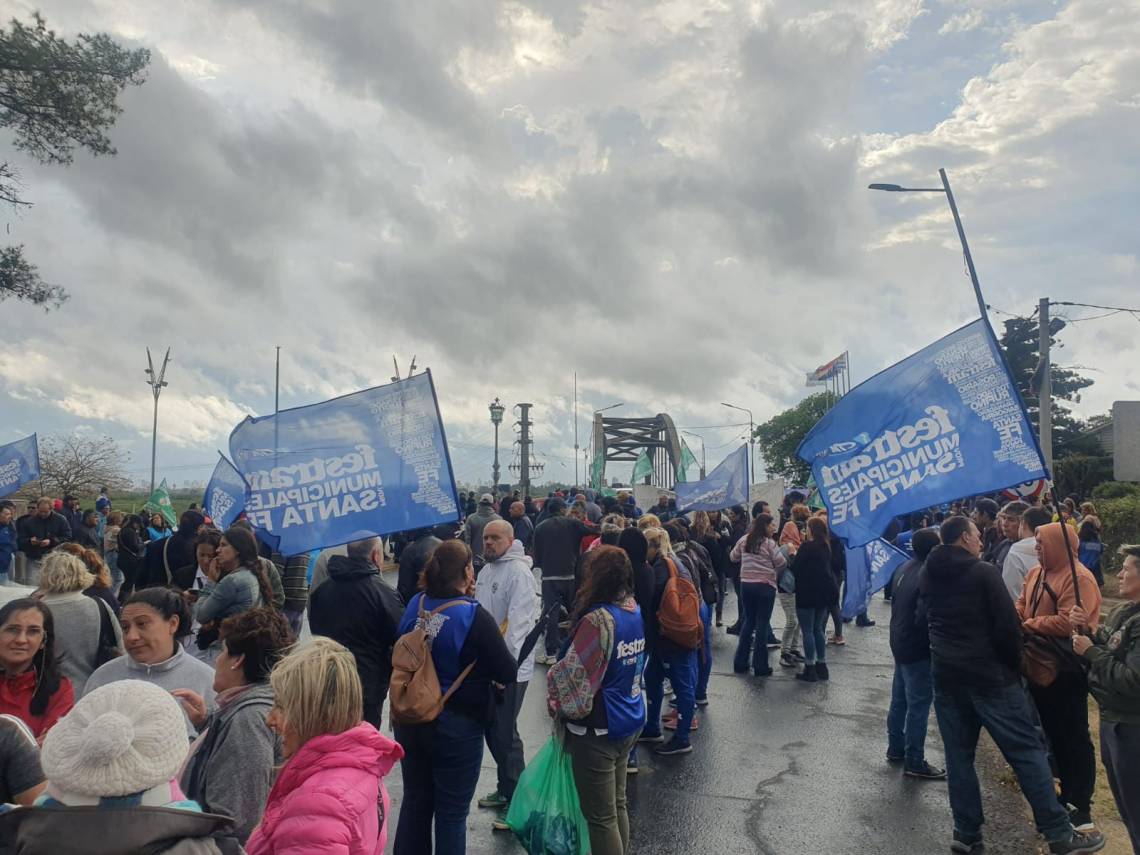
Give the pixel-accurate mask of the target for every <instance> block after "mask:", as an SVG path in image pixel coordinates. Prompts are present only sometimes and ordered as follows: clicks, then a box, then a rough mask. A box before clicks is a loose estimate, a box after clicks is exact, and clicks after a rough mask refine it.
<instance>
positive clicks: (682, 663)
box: [645, 650, 697, 745]
mask: <svg viewBox="0 0 1140 855" xmlns="http://www.w3.org/2000/svg"><path fill="white" fill-rule="evenodd" d="M696 655H697V652H696V651H695V650H687V651H685V652H683V653H664V654H663V653H660V652H658V651H656V650H654V651H653V652H652V653H651V654H650V655H649V661H648V662H646V663H645V702H646V712H647V715H646V719H647V720H646V723H645V733H646V734H651V735H654V736H656V735H658V734H660V733H661V704H662V702H663V701H664V700H665V678H666V677H668V678H669V682H670V683H671V684H672V686H673V692H674V693H675V694H676V695H677V732H676V736H675V737H674V738H675V739H676V740H677V741H678V742H679V743H681V744H682V745H687V744H688V742H689V731H690V729H691V728H692V726H693V711H694V710H695V709H696V696H695V694H694V691H695V690H694V688H693V677H694V676H695V674H696V668H695V667H694V666H693V659H694V658H695V657H696Z"/></svg>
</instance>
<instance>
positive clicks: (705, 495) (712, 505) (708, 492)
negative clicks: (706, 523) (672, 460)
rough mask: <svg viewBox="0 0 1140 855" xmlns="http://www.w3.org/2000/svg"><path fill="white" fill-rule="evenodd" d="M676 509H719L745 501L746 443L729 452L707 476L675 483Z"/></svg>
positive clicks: (746, 490)
mask: <svg viewBox="0 0 1140 855" xmlns="http://www.w3.org/2000/svg"><path fill="white" fill-rule="evenodd" d="M673 489H674V490H676V492H677V510H679V511H682V512H685V511H719V510H723V509H724V508H731V507H732V506H733V505H743V504H744V503H746V502H747V501H748V446H747V445H742V446H740V448H738V449H737V450H736V451H734V452H732V454H730V455H728V457H726V458H725V459H724V460H722V461H721V462H720V464H719V465H718V466H717V467H716V469H714V470H713V471H712V472H710V473H709V474H708V476H707V477H705V478H702V479H701V480H700V481H690V482H688V483H687V484H676V485H674V488H673Z"/></svg>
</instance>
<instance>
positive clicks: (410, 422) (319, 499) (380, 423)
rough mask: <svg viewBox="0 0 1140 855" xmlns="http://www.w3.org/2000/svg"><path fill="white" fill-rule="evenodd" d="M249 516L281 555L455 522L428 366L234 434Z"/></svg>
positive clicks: (233, 451)
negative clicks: (387, 382)
mask: <svg viewBox="0 0 1140 855" xmlns="http://www.w3.org/2000/svg"><path fill="white" fill-rule="evenodd" d="M230 459H231V460H232V461H233V464H234V466H235V467H236V468H237V470H238V472H240V473H241V475H242V477H243V478H244V479H245V481H246V483H247V484H248V485H249V493H248V496H247V498H246V503H245V511H246V516H247V517H248V518H249V521H250V522H251V523H252V524H253V525H254V526H255V527H257V528H259V529H262V530H264V532H265V534H266V535H268V536H270V537H277V538H280V541H279V542H278V548H279V551H280V552H281V554H282V555H296V554H298V553H300V552H307V551H309V550H311V549H319V548H322V547H326V546H336V545H339V544H342V543H350V542H352V541H355V540H363V539H365V538H368V537H375V536H378V535H386V534H391V533H392V532H397V531H408V530H410V529H417V528H428V527H431V526H434V525H438V524H440V523H447V522H454V521H456V520H458V519H459V505H458V499H457V496H456V488H455V479H454V476H453V474H452V468H451V459H450V456H449V453H448V449H447V441H446V438H445V436H444V431H443V422H442V420H441V419H440V415H439V405H438V403H437V401H436V396H435V387H434V385H433V384H432V379H431V372H430V371H425V372H424V373H422V374H417V375H414V376H412V377H409V378H407V379H405V380H399V381H397V382H395V383H390V384H388V385H386V386H377V387H375V388H372V389H365V390H363V391H361V392H356V393H353V394H351V395H344V396H343V397H340V398H334V399H333V400H331V401H324V402H322V403H319V404H311V405H309V406H305V407H296V408H294V409H290V410H282V411H281V412H279V413H277V414H275V415H271V416H261V417H259V418H246V419H245V421H243V422H242V423H241V424H239V425H238V426H237V427H236V428H234V430H233V433H231V434H230Z"/></svg>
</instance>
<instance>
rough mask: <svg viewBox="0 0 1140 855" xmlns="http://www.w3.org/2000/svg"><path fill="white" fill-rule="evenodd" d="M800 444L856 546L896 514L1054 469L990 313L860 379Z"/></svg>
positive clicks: (841, 528)
mask: <svg viewBox="0 0 1140 855" xmlns="http://www.w3.org/2000/svg"><path fill="white" fill-rule="evenodd" d="M797 453H798V455H799V456H800V458H801V459H802V460H804V461H806V462H807V463H810V464H811V468H812V475H813V477H814V478H815V482H816V484H817V485H818V486H819V491H820V497H821V498H822V499H823V502H824V504H825V505H826V506H827V511H828V522H829V524H830V525H831V527H832V529H833V530H834V531H835V533H836V535H838V536H839V537H840V538H842V539H843V541H844V542H845V543H846V544H847V545H848V546H862V545H863V544H865V543H868V542H870V541H872V540H874V539H875V538H877V537H879V535H881V534H882V533H883V532H884V531H885V530H886V528H887V526H888V525H889V524H890V522H891V518H892V517H895V516H899V515H901V514H906V513H910V512H911V511H917V510H920V509H922V508H927V507H930V506H931V505H938V504H940V503H941V502H947V501H950V500H952V499H960V498H962V497H964V496H972V495H976V494H978V493H988V492H990V491H993V490H1000V489H1002V488H1003V487H1008V486H1009V485H1011V484H1020V483H1022V482H1023V481H1030V480H1032V479H1034V478H1047V477H1048V473H1047V472H1046V471H1045V463H1044V461H1043V460H1042V458H1041V450H1040V449H1039V448H1038V446H1037V438H1036V437H1035V436H1034V435H1033V431H1032V430H1031V428H1030V427H1029V422H1028V421H1027V420H1026V418H1025V410H1024V409H1023V408H1022V405H1021V399H1020V398H1019V397H1018V395H1017V390H1016V389H1015V388H1014V385H1013V381H1012V380H1011V379H1010V377H1009V372H1008V371H1007V369H1006V367H1005V363H1004V362H1003V361H1002V358H1001V352H1000V351H999V350H998V344H997V340H996V339H995V338H994V334H993V331H992V330H990V327H989V324H988V323H986V322H985V321H984V320H980V319H979V320H977V321H974V322H973V323H971V324H967V325H966V326H964V327H962V328H961V329H959V330H956V331H955V332H952V333H950V335H948V336H946V337H945V338H941V339H939V340H938V341H936V342H935V343H934V344H932V345H929V346H928V347H925V348H923V349H922V350H920V351H919V352H918V353H916V354H914V355H913V356H909V357H907V358H906V359H904V360H903V361H902V362H899V363H897V364H895V365H892V366H891V367H890V368H887V369H886V370H885V371H882V372H880V373H879V374H876V375H875V376H874V377H872V378H871V379H870V380H867V381H866V382H864V383H861V384H860V385H858V386H856V387H855V388H854V389H852V390H851V391H850V392H849V393H848V394H846V395H844V396H843V397H842V398H840V399H839V402H838V403H837V404H836V405H835V406H834V407H832V409H831V410H830V411H829V412H828V413H827V414H826V415H825V416H824V417H823V418H822V419H820V420H819V422H817V423H816V425H815V427H813V428H812V429H811V431H810V432H809V433H808V435H807V437H806V438H805V439H804V441H803V442H802V443H801V444H800V447H799V450H798V452H797Z"/></svg>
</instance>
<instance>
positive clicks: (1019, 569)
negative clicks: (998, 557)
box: [1001, 508, 1051, 603]
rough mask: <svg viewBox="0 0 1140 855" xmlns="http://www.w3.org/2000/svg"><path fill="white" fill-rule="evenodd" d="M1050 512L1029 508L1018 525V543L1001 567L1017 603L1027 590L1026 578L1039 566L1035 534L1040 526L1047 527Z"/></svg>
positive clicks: (1003, 579)
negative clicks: (1022, 593)
mask: <svg viewBox="0 0 1140 855" xmlns="http://www.w3.org/2000/svg"><path fill="white" fill-rule="evenodd" d="M1050 516H1051V515H1050V513H1049V511H1047V510H1045V508H1029V509H1028V510H1027V511H1025V513H1023V514H1022V515H1021V522H1020V523H1019V525H1018V532H1017V538H1018V539H1017V541H1015V542H1014V543H1013V544H1011V545H1010V547H1009V550H1008V551H1007V552H1006V554H1005V560H1004V561H1003V562H1002V565H1001V578H1002V581H1003V582H1005V587H1006V590H1007V591H1009V596H1010V599H1012V600H1013V601H1014V602H1015V603H1016V602H1017V599H1018V597H1020V596H1021V592H1022V591H1023V590H1024V589H1025V577H1026V576H1028V575H1029V571H1030V570H1031V569H1032V568H1033V567H1034V566H1035V565H1036V564H1037V538H1036V536H1035V532H1036V531H1037V527H1038V526H1042V525H1046V524H1048V522H1049V519H1050Z"/></svg>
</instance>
